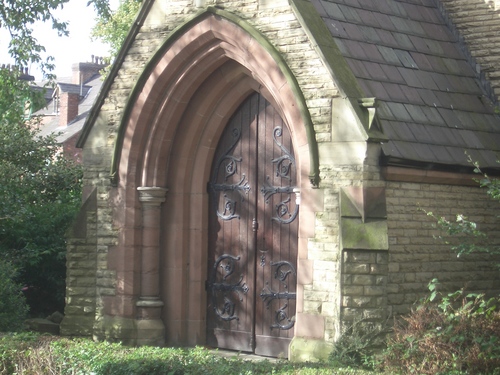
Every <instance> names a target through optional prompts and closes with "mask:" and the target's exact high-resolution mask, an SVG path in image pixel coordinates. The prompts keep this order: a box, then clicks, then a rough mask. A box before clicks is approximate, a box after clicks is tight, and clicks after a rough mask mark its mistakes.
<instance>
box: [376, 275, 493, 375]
mask: <svg viewBox="0 0 500 375" xmlns="http://www.w3.org/2000/svg"><path fill="white" fill-rule="evenodd" d="M436 282H437V280H433V281H432V282H431V283H430V284H429V289H430V291H431V293H430V296H429V297H427V298H426V299H424V300H423V301H421V302H420V304H419V305H418V306H416V308H415V309H413V310H412V312H411V313H410V314H409V315H407V316H404V317H402V318H401V319H400V320H398V321H396V324H395V326H394V334H393V336H392V337H391V338H390V340H389V342H388V349H387V351H386V353H385V358H384V364H385V366H386V368H387V369H389V370H391V371H392V372H394V373H398V372H403V373H408V374H500V299H499V298H491V299H485V297H484V295H482V294H468V295H464V294H463V292H462V291H458V292H455V293H450V294H448V295H446V296H441V295H440V293H438V292H437V289H436V287H437V284H436Z"/></svg>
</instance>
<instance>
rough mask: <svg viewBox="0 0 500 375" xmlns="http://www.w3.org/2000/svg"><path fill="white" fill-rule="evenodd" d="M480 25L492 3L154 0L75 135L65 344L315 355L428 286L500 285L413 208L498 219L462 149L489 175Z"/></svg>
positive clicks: (498, 134)
mask: <svg viewBox="0 0 500 375" xmlns="http://www.w3.org/2000/svg"><path fill="white" fill-rule="evenodd" d="M478 14H479V15H483V16H484V17H488V19H489V22H488V23H487V25H486V26H484V27H485V28H491V30H496V27H498V26H497V25H500V18H499V13H498V11H497V10H496V8H495V7H494V6H493V5H491V4H489V3H488V4H487V2H485V1H483V0H475V1H470V0H467V1H465V0H453V1H452V0H447V1H438V0H384V1H368V0H356V1H355V0H352V1H350V0H347V1H346V0H275V1H269V0H246V1H230V0H196V1H192V0H190V1H184V0H156V1H155V0H144V2H143V6H142V9H141V10H140V12H139V14H138V16H137V20H136V22H135V23H134V25H133V26H132V29H131V30H130V33H129V35H128V38H127V40H126V42H125V44H124V46H123V48H122V50H121V52H120V54H119V56H118V57H117V59H116V62H115V64H114V66H113V68H112V70H111V72H110V75H109V77H108V78H107V80H106V81H105V82H104V85H103V88H102V91H101V93H100V96H99V97H98V99H97V102H96V104H95V105H94V107H93V109H92V111H91V113H90V115H89V117H88V119H87V122H86V124H85V126H84V128H83V131H82V135H81V136H80V139H79V141H78V144H77V146H79V147H81V148H82V149H83V150H82V152H83V163H84V170H85V172H84V202H83V205H82V209H81V212H80V215H79V217H78V220H77V222H76V223H75V226H74V229H73V233H72V234H71V236H70V239H69V245H68V263H67V265H68V276H67V294H66V301H67V305H66V310H65V318H64V320H63V322H62V324H61V332H62V333H63V334H66V335H83V336H92V337H94V338H95V339H99V340H111V341H121V342H123V343H126V344H130V345H177V346H178V345H181V346H194V345H208V346H213V347H219V348H226V349H233V350H240V351H246V352H253V353H256V354H261V355H268V356H275V357H288V358H290V359H291V360H313V359H318V358H325V357H326V356H327V355H328V353H329V351H330V348H331V344H332V343H333V342H334V341H335V339H336V338H337V337H338V335H339V333H340V332H341V330H342V327H343V326H344V325H345V324H348V323H349V322H351V321H353V320H354V319H358V318H363V319H366V320H369V321H373V322H382V321H384V320H385V319H387V318H388V317H389V316H391V315H394V314H400V313H405V312H408V310H409V308H410V306H411V305H412V303H413V302H414V301H415V300H416V299H417V298H419V297H420V296H422V295H423V294H424V293H425V292H426V285H427V283H428V282H429V281H430V280H431V279H432V278H434V277H438V278H439V279H440V281H441V282H442V283H443V285H444V286H445V287H449V288H460V287H463V286H464V280H467V281H468V283H467V288H469V289H471V290H486V291H488V292H492V293H493V292H499V291H500V280H499V276H498V272H497V271H496V270H495V268H494V266H493V263H494V262H492V261H491V259H490V258H489V257H488V256H487V255H480V256H479V255H478V256H468V257H464V258H463V259H462V258H459V259H457V257H456V255H455V254H453V253H452V252H451V251H450V249H449V248H448V247H447V246H445V245H443V244H442V243H439V242H437V241H436V240H434V235H435V234H437V232H436V230H435V229H434V228H433V227H432V222H431V221H430V219H429V218H428V217H427V216H426V215H425V213H424V211H423V210H428V211H434V212H436V213H438V214H440V215H448V216H450V215H453V214H455V213H459V212H463V213H465V214H467V215H468V216H469V217H470V218H471V219H473V220H476V221H478V222H479V223H480V225H481V227H482V228H484V229H487V230H488V229H491V230H494V229H495V228H497V224H496V223H495V215H496V213H498V208H499V207H498V205H495V204H494V203H492V202H491V200H489V199H488V198H487V197H486V195H485V193H484V191H482V190H481V189H480V188H478V186H477V184H476V183H475V182H474V181H473V180H472V178H473V174H472V168H471V165H470V164H469V163H468V161H467V157H466V155H465V153H464V152H465V151H466V152H467V153H468V154H469V155H470V156H471V157H472V159H473V160H476V161H478V162H479V163H480V165H481V166H482V168H484V169H485V170H487V171H489V172H491V173H496V172H497V171H498V170H499V169H498V167H499V165H498V164H497V163H496V160H497V158H498V154H499V151H500V119H499V117H498V115H497V114H496V111H495V106H496V103H497V102H498V97H497V95H498V87H497V82H496V81H495V77H498V76H499V74H498V72H499V69H498V67H499V64H498V59H497V57H496V55H495V51H497V50H498V49H496V48H495V43H496V41H495V38H493V36H492V35H493V34H491V33H488V32H487V30H485V29H481V32H478V30H477V24H474V22H468V21H467V19H468V17H471V18H470V20H472V19H475V20H476V19H477V17H479V16H478ZM469 25H470V28H469V27H468V26H469ZM483 47H484V48H483ZM485 49H487V50H488V51H490V52H484V50H485ZM484 72H487V74H486V73H484Z"/></svg>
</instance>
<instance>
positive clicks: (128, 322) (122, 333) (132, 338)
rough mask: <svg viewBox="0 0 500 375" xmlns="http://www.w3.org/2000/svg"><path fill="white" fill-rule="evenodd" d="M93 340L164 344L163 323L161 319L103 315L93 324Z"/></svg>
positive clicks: (131, 343) (128, 343)
mask: <svg viewBox="0 0 500 375" xmlns="http://www.w3.org/2000/svg"><path fill="white" fill-rule="evenodd" d="M93 338H94V340H97V341H109V342H120V343H122V344H123V345H127V346H161V347H163V346H165V324H163V321H162V320H161V319H130V318H123V317H119V316H105V317H103V318H101V319H100V320H99V322H96V324H95V325H94V335H93Z"/></svg>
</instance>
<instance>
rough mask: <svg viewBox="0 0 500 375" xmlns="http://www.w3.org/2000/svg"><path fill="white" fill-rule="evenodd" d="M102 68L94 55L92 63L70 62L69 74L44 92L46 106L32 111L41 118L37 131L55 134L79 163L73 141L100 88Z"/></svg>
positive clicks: (100, 62) (78, 151)
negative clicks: (69, 75) (70, 74)
mask: <svg viewBox="0 0 500 375" xmlns="http://www.w3.org/2000/svg"><path fill="white" fill-rule="evenodd" d="M105 67H106V64H104V63H103V62H102V61H101V60H100V59H99V58H97V57H94V56H92V62H80V63H76V64H73V66H72V77H69V78H61V79H58V80H57V84H56V86H55V87H54V88H53V89H49V90H48V91H47V92H46V94H45V96H46V101H47V105H46V107H45V108H42V109H41V110H39V111H37V112H35V115H39V116H41V117H42V123H41V126H40V134H41V135H49V134H55V135H56V137H57V138H56V139H57V142H58V143H59V144H60V145H61V146H62V148H63V152H64V155H65V156H67V157H68V158H70V159H73V160H75V161H77V162H78V163H81V149H79V148H77V147H76V142H77V140H78V137H79V136H80V132H81V130H82V128H83V124H84V123H85V120H86V118H87V116H88V115H89V112H90V109H91V107H92V105H93V104H94V102H95V100H96V98H97V95H98V93H99V90H100V89H101V86H102V83H103V80H102V78H101V74H100V71H101V70H102V69H103V68H105Z"/></svg>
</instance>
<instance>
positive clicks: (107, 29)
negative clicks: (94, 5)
mask: <svg viewBox="0 0 500 375" xmlns="http://www.w3.org/2000/svg"><path fill="white" fill-rule="evenodd" d="M141 4H142V0H120V4H119V6H118V8H117V9H116V10H115V11H114V12H110V13H108V14H101V16H100V17H99V18H98V19H97V23H96V25H95V26H94V27H93V29H92V37H93V38H95V39H98V40H100V41H102V42H103V43H105V44H107V45H108V46H109V53H110V56H111V58H113V57H115V56H116V55H118V52H119V51H120V48H121V46H122V44H123V42H124V41H125V38H126V37H127V34H128V32H129V30H130V27H131V26H132V24H133V22H134V20H135V17H136V16H137V12H138V11H139V9H140V7H141ZM104 73H105V74H106V73H107V72H104Z"/></svg>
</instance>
